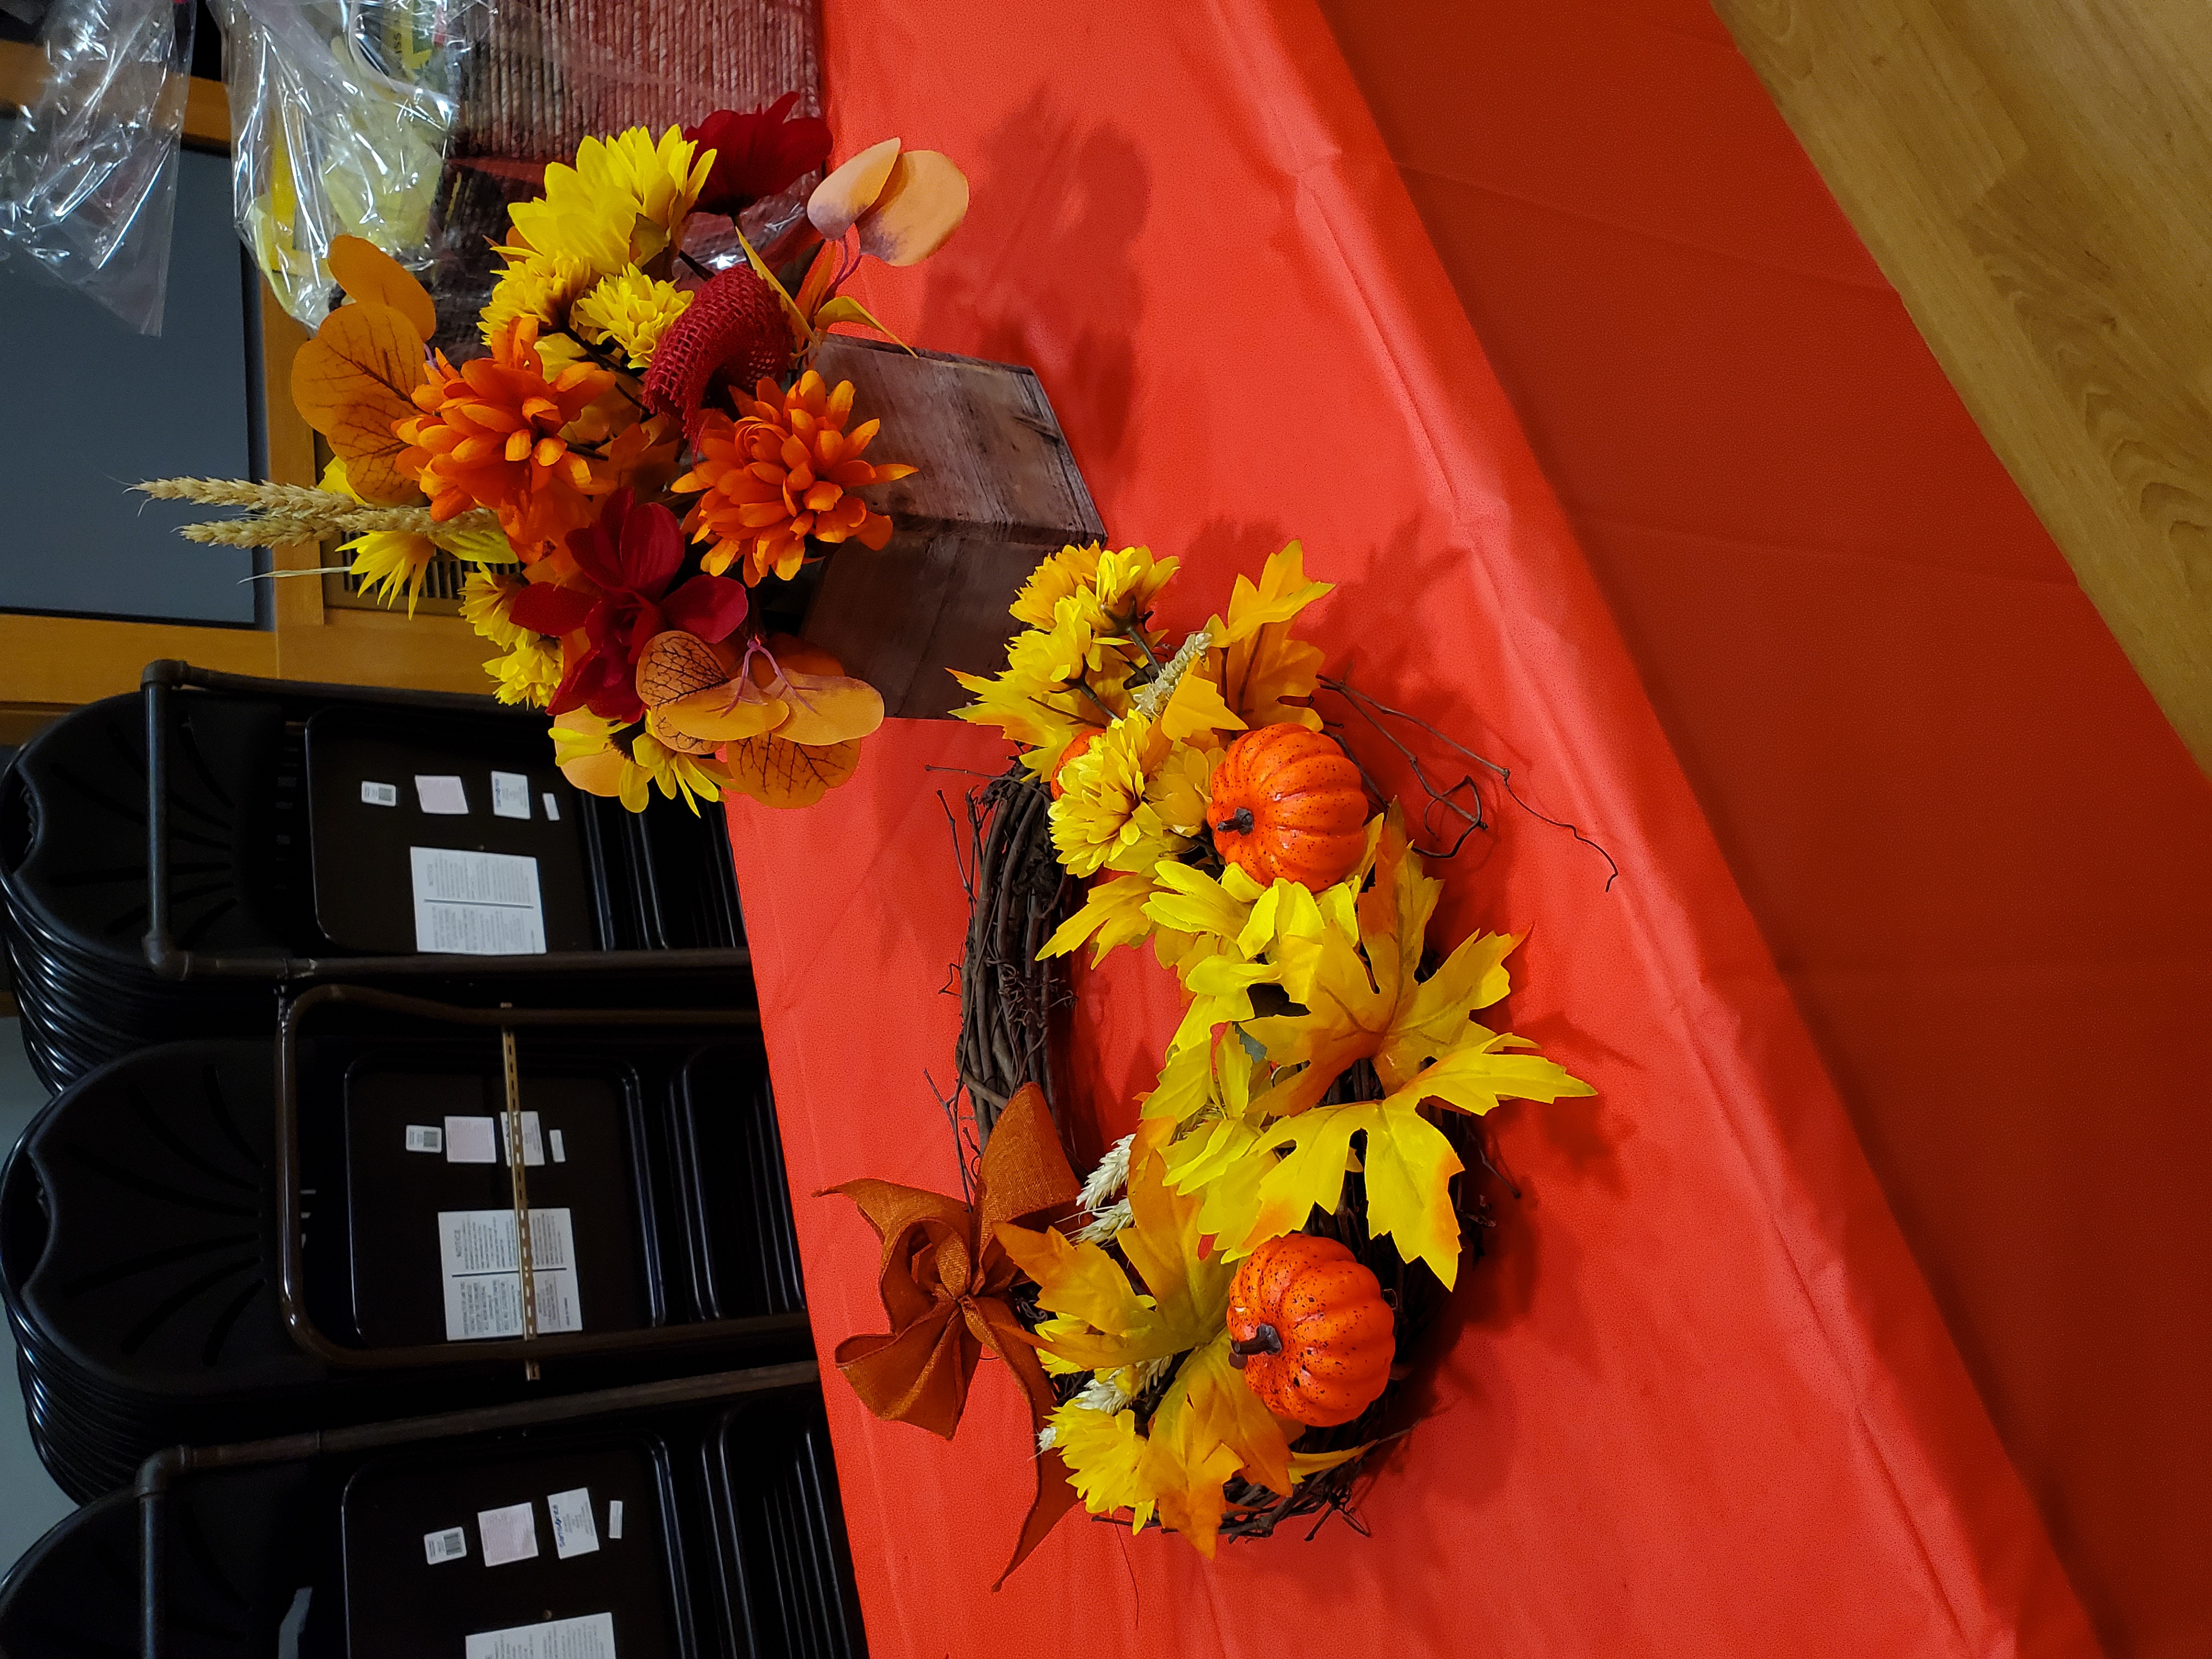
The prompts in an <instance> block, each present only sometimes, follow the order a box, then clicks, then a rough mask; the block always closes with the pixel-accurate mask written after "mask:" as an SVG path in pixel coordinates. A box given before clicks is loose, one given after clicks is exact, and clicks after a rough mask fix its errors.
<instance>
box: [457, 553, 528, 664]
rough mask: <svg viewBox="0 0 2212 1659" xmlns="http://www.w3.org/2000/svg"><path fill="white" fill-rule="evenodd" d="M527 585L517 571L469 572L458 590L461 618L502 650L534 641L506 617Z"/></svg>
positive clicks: (524, 629) (525, 631)
mask: <svg viewBox="0 0 2212 1659" xmlns="http://www.w3.org/2000/svg"><path fill="white" fill-rule="evenodd" d="M527 586H530V584H529V583H528V582H526V581H525V580H523V579H522V576H521V574H520V573H519V572H509V571H495V570H471V571H470V572H469V578H468V580H467V581H466V582H465V584H463V586H462V588H461V615H462V616H463V617H465V618H466V620H467V622H468V624H469V626H470V627H471V628H473V629H476V630H477V633H478V634H479V635H483V637H484V638H485V639H487V640H489V641H491V642H492V643H493V644H494V645H495V646H497V647H500V649H501V650H502V651H504V650H507V649H508V648H510V647H513V646H516V645H519V644H520V643H521V642H522V641H524V640H526V639H532V638H535V637H536V636H535V635H532V633H531V632H530V630H529V629H526V628H520V627H518V626H517V625H516V624H515V623H512V622H510V621H509V620H508V619H507V607H508V606H509V605H513V603H514V596H515V595H516V594H518V593H520V592H522V590H523V589H524V588H526V587H527Z"/></svg>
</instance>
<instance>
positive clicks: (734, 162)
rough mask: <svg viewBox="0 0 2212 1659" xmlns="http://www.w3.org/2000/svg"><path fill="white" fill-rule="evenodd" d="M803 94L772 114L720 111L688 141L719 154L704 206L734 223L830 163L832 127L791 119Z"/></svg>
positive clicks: (782, 101) (690, 130)
mask: <svg viewBox="0 0 2212 1659" xmlns="http://www.w3.org/2000/svg"><path fill="white" fill-rule="evenodd" d="M798 101H799V94H797V93H795V92H787V93H785V94H783V96H782V97H781V98H779V99H777V100H775V102H774V103H773V104H770V105H769V106H768V107H767V108H766V109H758V110H755V111H753V112H751V113H750V114H749V115H740V114H739V113H738V112H737V111H735V110H733V109H718V110H716V111H715V112H714V113H713V114H712V115H710V116H708V118H706V119H705V120H703V121H702V122H701V123H699V125H697V126H696V127H686V128H684V137H686V138H689V139H690V141H691V142H692V143H695V144H697V145H698V146H699V147H700V148H701V149H711V150H713V151H714V171H713V172H712V173H708V175H707V188H706V189H705V190H703V191H701V192H700V195H699V206H700V208H701V210H702V211H704V212H708V213H726V214H728V215H729V216H730V217H732V219H734V218H736V217H737V216H738V215H739V214H740V213H743V212H744V210H746V209H747V208H749V207H750V206H751V205H752V204H754V203H755V202H757V201H758V200H759V199H760V198H761V197H763V196H773V195H775V193H776V191H780V190H781V189H782V188H783V187H784V186H785V185H787V184H789V183H791V181H792V180H793V179H796V178H798V177H799V174H801V173H809V172H811V171H812V170H813V169H814V168H816V167H820V166H821V165H822V164H823V162H825V161H828V160H829V123H828V122H827V121H824V120H821V119H819V118H817V117H815V116H811V115H802V116H800V117H799V118H797V119H796V120H791V119H787V116H789V114H790V112H791V106H793V104H795V103H797V102H798Z"/></svg>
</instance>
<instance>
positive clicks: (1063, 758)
mask: <svg viewBox="0 0 2212 1659" xmlns="http://www.w3.org/2000/svg"><path fill="white" fill-rule="evenodd" d="M1098 735H1099V733H1098V732H1097V729H1096V728H1095V727H1093V728H1090V729H1087V730H1085V731H1081V732H1077V733H1076V734H1075V737H1074V739H1073V741H1072V742H1071V743H1070V744H1068V745H1067V747H1066V748H1065V749H1063V750H1060V760H1059V762H1058V763H1057V764H1055V765H1054V767H1053V769H1052V798H1053V799H1054V800H1058V799H1060V797H1061V796H1062V795H1064V794H1066V793H1067V790H1066V787H1065V786H1063V785H1062V784H1061V782H1060V774H1061V773H1062V772H1065V771H1066V769H1067V763H1068V762H1070V761H1072V760H1073V759H1074V758H1075V757H1077V756H1078V755H1079V754H1081V753H1082V752H1083V751H1084V750H1086V749H1088V748H1090V747H1091V739H1092V738H1096V737H1097V736H1098Z"/></svg>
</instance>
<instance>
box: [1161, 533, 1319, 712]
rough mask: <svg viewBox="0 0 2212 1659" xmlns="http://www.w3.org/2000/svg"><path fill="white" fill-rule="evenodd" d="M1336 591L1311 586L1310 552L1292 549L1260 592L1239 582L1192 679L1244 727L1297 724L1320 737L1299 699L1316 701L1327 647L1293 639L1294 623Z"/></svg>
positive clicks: (1275, 560) (1276, 561)
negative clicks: (1205, 684) (1209, 688)
mask: <svg viewBox="0 0 2212 1659" xmlns="http://www.w3.org/2000/svg"><path fill="white" fill-rule="evenodd" d="M1333 586H1334V584H1333V583H1329V582H1315V581H1308V580H1306V574H1305V550H1304V548H1303V547H1301V546H1300V545H1299V544H1297V542H1292V543H1291V544H1290V545H1289V546H1288V547H1285V549H1283V550H1282V551H1281V552H1279V553H1277V554H1275V555H1274V556H1272V557H1271V558H1269V559H1268V561H1267V568H1265V569H1263V570H1262V571H1261V573H1260V580H1259V583H1258V584H1257V586H1255V585H1254V583H1253V582H1252V581H1251V580H1250V579H1249V577H1244V576H1239V577H1238V578H1237V584H1236V586H1235V587H1234V588H1233V589H1232V590H1231V593H1230V599H1229V614H1228V615H1227V617H1212V618H1211V619H1209V620H1208V621H1207V623H1206V632H1207V633H1208V634H1209V635H1212V641H1213V645H1212V649H1209V650H1208V651H1207V652H1206V658H1205V660H1204V661H1203V662H1202V663H1200V664H1199V665H1197V666H1196V667H1194V669H1193V670H1192V674H1193V675H1196V676H1200V677H1202V678H1205V679H1206V680H1209V681H1211V682H1212V684H1214V686H1215V687H1216V689H1217V691H1218V700H1219V701H1220V702H1221V703H1222V704H1223V705H1224V706H1225V707H1226V708H1228V709H1229V710H1230V711H1231V713H1232V714H1234V715H1235V716H1236V718H1237V720H1239V721H1241V722H1242V723H1243V725H1244V726H1250V727H1253V728H1255V729H1256V728H1258V727H1260V726H1279V725H1282V724H1284V723H1285V722H1291V721H1294V722H1296V723H1297V724H1298V725H1300V726H1306V727H1309V728H1310V729H1311V730H1313V731H1316V732H1318V731H1319V730H1320V729H1321V724H1322V721H1321V716H1320V715H1319V714H1316V713H1315V712H1314V710H1312V709H1310V708H1304V707H1301V706H1300V705H1299V704H1298V703H1297V702H1294V701H1293V700H1294V699H1299V698H1304V697H1310V696H1312V695H1313V692H1314V685H1315V676H1316V674H1317V673H1319V672H1320V671H1321V665H1322V652H1321V648H1320V647H1318V646H1313V645H1309V644H1307V643H1306V642H1305V641H1303V640H1295V639H1292V638H1291V620H1292V619H1293V618H1294V617H1297V614H1298V613H1299V612H1300V611H1303V610H1304V609H1305V608H1306V606H1308V605H1311V604H1312V603H1313V602H1314V601H1315V600H1316V599H1320V598H1321V597H1322V595H1323V594H1325V593H1328V592H1330V591H1331V590H1332V588H1333ZM1178 689H1180V688H1178Z"/></svg>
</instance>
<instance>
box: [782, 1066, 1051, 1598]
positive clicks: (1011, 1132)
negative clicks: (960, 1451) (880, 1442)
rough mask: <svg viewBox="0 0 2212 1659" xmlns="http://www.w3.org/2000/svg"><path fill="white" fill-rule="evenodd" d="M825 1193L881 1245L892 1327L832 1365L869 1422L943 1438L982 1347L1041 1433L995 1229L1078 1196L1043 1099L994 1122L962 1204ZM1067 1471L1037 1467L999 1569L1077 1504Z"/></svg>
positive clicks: (1029, 1365)
mask: <svg viewBox="0 0 2212 1659" xmlns="http://www.w3.org/2000/svg"><path fill="white" fill-rule="evenodd" d="M829 1190H830V1191H831V1192H837V1193H842V1194H844V1195H845V1196H846V1197H848V1198H849V1199H851V1200H853V1201H854V1203H855V1204H857V1205H859V1206H860V1213H861V1214H862V1215H864V1216H866V1218H868V1224H869V1225H871V1226H872V1227H873V1228H874V1229H875V1230H876V1231H877V1233H878V1236H879V1237H881V1238H882V1239H883V1242H884V1255H883V1273H882V1277H881V1279H879V1281H878V1290H879V1291H880V1292H881V1294H882V1296H883V1300H884V1313H886V1314H887V1315H889V1316H890V1322H891V1328H890V1331H889V1332H888V1333H887V1334H884V1335H882V1336H850V1337H847V1338H846V1339H845V1340H843V1341H842V1342H841V1343H839V1344H838V1345H837V1355H836V1358H837V1369H838V1370H840V1371H842V1372H843V1373H844V1375H845V1380H846V1381H847V1382H848V1383H851V1384H852V1385H853V1392H854V1393H855V1394H857V1395H860V1403H861V1404H862V1405H864V1406H866V1407H867V1408H868V1409H869V1410H870V1411H872V1412H873V1413H875V1414H876V1415H877V1416H878V1417H880V1418H884V1419H887V1420H895V1421H897V1422H902V1423H912V1424H914V1425H916V1426H917V1427H920V1428H925V1429H927V1430H928V1431H930V1432H931V1433H932V1434H939V1435H942V1436H944V1437H945V1438H946V1439H947V1440H950V1439H951V1437H952V1431H953V1430H954V1428H956V1427H957V1425H958V1424H959V1422H960V1413H961V1412H962V1410H963V1408H964V1407H966V1405H967V1403H968V1382H969V1378H970V1377H972V1376H974V1375H975V1364H976V1362H977V1361H978V1360H979V1359H981V1358H982V1353H983V1348H984V1346H986V1345H988V1346H989V1347H990V1348H991V1350H992V1352H994V1353H996V1354H997V1355H998V1356H999V1357H1000V1358H1001V1359H1003V1360H1005V1361H1006V1369H1007V1370H1010V1371H1012V1373H1013V1374H1014V1377H1015V1380H1016V1381H1018V1383H1020V1384H1021V1385H1022V1391H1023V1393H1024V1394H1025V1395H1028V1396H1029V1402H1030V1418H1031V1419H1032V1426H1033V1427H1036V1428H1042V1427H1043V1426H1044V1420H1045V1417H1046V1415H1047V1414H1048V1413H1050V1412H1051V1411H1052V1410H1053V1408H1054V1407H1056V1406H1057V1405H1058V1404H1059V1403H1060V1402H1059V1400H1058V1397H1057V1396H1056V1395H1054V1393H1053V1389H1052V1382H1051V1379H1050V1378H1048V1376H1046V1375H1045V1372H1044V1367H1043V1366H1042V1364H1038V1363H1037V1357H1036V1352H1035V1349H1034V1346H1033V1345H1032V1344H1031V1343H1030V1339H1029V1335H1028V1334H1027V1333H1026V1332H1025V1331H1024V1330H1023V1328H1022V1326H1021V1322H1020V1321H1019V1320H1018V1319H1017V1318H1016V1317H1015V1315H1014V1310H1013V1309H1012V1306H1011V1305H1010V1304H1009V1303H1008V1302H1007V1299H1006V1294H1007V1292H1008V1291H1010V1290H1012V1288H1013V1284H1014V1280H1015V1279H1016V1278H1017V1277H1018V1273H1019V1270H1018V1268H1017V1267H1015V1266H1014V1263H1013V1261H1012V1259H1011V1258H1010V1257H1009V1256H1008V1255H1006V1249H1005V1248H1004V1247H1003V1246H1001V1245H1000V1243H999V1240H998V1229H999V1226H1000V1223H1002V1222H1013V1221H1018V1220H1020V1219H1021V1218H1024V1217H1025V1216H1029V1217H1036V1216H1047V1215H1048V1214H1049V1213H1050V1212H1054V1211H1057V1210H1065V1209H1066V1208H1068V1207H1069V1206H1072V1205H1073V1203H1074V1202H1075V1200H1076V1196H1077V1194H1079V1192H1080V1191H1081V1186H1080V1184H1079V1182H1077V1180H1076V1178H1075V1174H1074V1171H1073V1170H1070V1169H1069V1168H1068V1166H1067V1154H1066V1153H1065V1152H1062V1151H1061V1150H1060V1139H1059V1137H1058V1136H1057V1135H1056V1134H1055V1133H1054V1131H1053V1127H1052V1115H1051V1114H1050V1112H1048V1110H1047V1109H1046V1107H1045V1100H1044V1091H1042V1090H1041V1089H1039V1088H1038V1087H1037V1086H1036V1085H1035V1084H1034V1083H1031V1084H1026V1085H1024V1086H1023V1087H1022V1089H1021V1090H1020V1091H1019V1092H1018V1093H1017V1094H1016V1095H1015V1096H1014V1097H1013V1099H1012V1101H1010V1102H1009V1103H1007V1106H1006V1110H1005V1112H1004V1113H1002V1114H1001V1115H1000V1118H999V1121H998V1126H997V1127H996V1128H994V1130H993V1131H992V1133H991V1139H990V1140H989V1142H988V1144H987V1145H986V1146H985V1147H984V1148H983V1157H982V1160H981V1164H979V1165H978V1167H977V1170H976V1176H975V1203H974V1204H973V1205H972V1206H971V1205H967V1204H963V1203H962V1202H960V1200H957V1199H955V1198H946V1197H945V1196H943V1195H942V1194H938V1193H926V1192H923V1191H921V1190H920V1189H919V1188H913V1187H900V1186H896V1185H894V1184H893V1183H892V1182H888V1181H848V1182H845V1183H844V1184H843V1185H842V1186H840V1187H833V1188H830V1189H829ZM821 1195H822V1196H826V1194H821ZM1067 1473H1068V1472H1067V1465H1066V1463H1064V1462H1061V1460H1060V1454H1059V1453H1058V1452H1056V1451H1048V1452H1046V1453H1044V1454H1043V1455H1042V1456H1040V1457H1039V1458H1038V1459H1037V1491H1036V1498H1034V1499H1033V1500H1032V1502H1031V1504H1030V1514H1029V1518H1028V1520H1027V1522H1025V1523H1024V1526H1023V1528H1022V1534H1021V1538H1020V1541H1019V1542H1018V1545H1017V1547H1016V1548H1015V1552H1014V1558H1013V1559H1012V1561H1011V1562H1009V1563H1008V1564H1007V1566H1006V1571H1007V1572H1012V1571H1013V1570H1014V1568H1015V1567H1017V1566H1018V1565H1021V1562H1022V1560H1023V1559H1024V1557H1026V1556H1027V1555H1028V1554H1029V1553H1030V1551H1031V1550H1032V1549H1034V1548H1036V1546H1037V1544H1038V1543H1039V1542H1040V1541H1042V1539H1043V1538H1044V1535H1045V1534H1046V1533H1048V1532H1049V1531H1050V1530H1051V1529H1052V1524H1053V1522H1055V1521H1057V1520H1058V1519H1059V1518H1060V1516H1061V1515H1063V1514H1064V1513H1066V1510H1068V1508H1069V1507H1070V1506H1071V1505H1072V1504H1073V1503H1074V1502H1075V1497H1076V1493H1075V1488H1074V1487H1073V1486H1072V1485H1071V1484H1070V1483H1069V1481H1068V1478H1067ZM1000 1577H1001V1581H1002V1582H1003V1580H1004V1575H1003V1574H1001V1575H1000Z"/></svg>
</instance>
